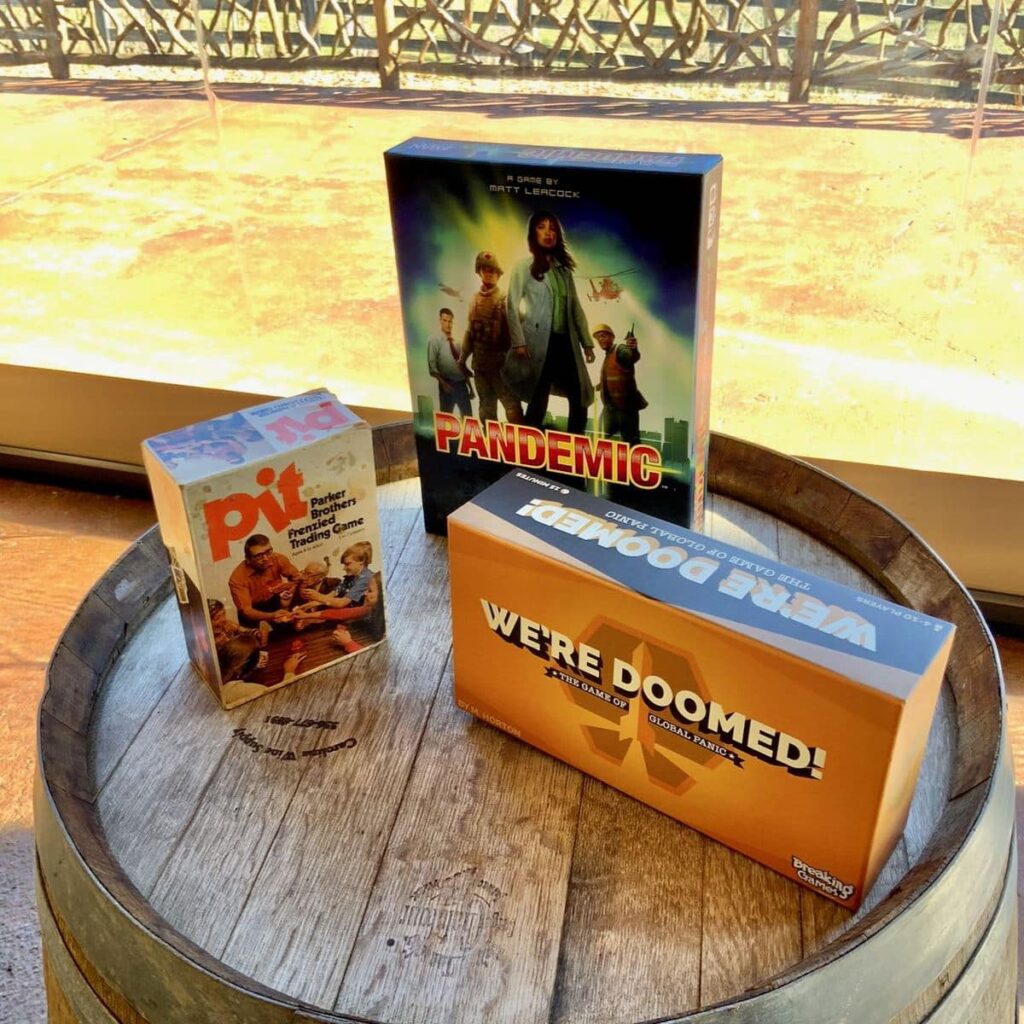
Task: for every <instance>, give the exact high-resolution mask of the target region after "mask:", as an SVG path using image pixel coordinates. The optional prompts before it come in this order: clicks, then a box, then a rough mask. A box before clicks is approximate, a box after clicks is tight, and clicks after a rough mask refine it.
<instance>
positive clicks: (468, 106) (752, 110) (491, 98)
mask: <svg viewBox="0 0 1024 1024" xmlns="http://www.w3.org/2000/svg"><path fill="white" fill-rule="evenodd" d="M11 92H20V93H28V94H38V95H51V96H53V95H59V96H69V95H73V96H88V97H93V98H98V99H102V100H107V101H110V102H125V101H129V100H131V101H138V100H164V101H167V100H198V101H203V102H205V100H206V95H205V93H204V92H203V87H202V82H201V81H200V80H199V79H198V78H197V79H196V81H194V82H152V81H147V82H143V81H135V82H131V81H124V80H110V79H107V80H104V79H75V80H71V81H65V82H58V81H53V80H51V79H33V78H15V79H8V80H6V81H2V82H0V93H11ZM214 92H215V93H216V95H217V97H218V98H219V99H220V100H221V101H223V102H227V103H237V102H245V103H273V104H277V103H279V104H303V105H308V106H325V107H348V108H353V109H355V108H358V109H364V110H365V109H372V110H433V111H448V112H451V113H464V114H478V115H481V116H485V117H493V118H530V117H588V118H602V119H612V120H648V121H667V122H708V121H711V122H715V123H718V124H749V125H759V126H762V127H792V128H841V129H844V130H851V129H869V130H874V131H913V132H927V133H933V134H940V135H947V136H950V137H951V138H969V137H970V134H971V128H972V125H973V121H974V111H973V110H972V109H970V108H949V107H923V106H888V105H885V106H882V105H878V104H867V103H865V104H856V103H751V102H721V103H712V102H706V101H686V100H660V99H631V98H626V97H611V96H537V95H514V94H508V93H481V92H456V91H449V90H411V89H409V90H402V91H398V92H385V91H383V90H381V89H361V88H332V87H326V86H312V85H304V84H301V83H296V84H286V85H280V84H275V85H253V84H245V83H237V82H222V83H218V84H216V85H215V86H214ZM982 136H983V137H984V138H989V139H993V138H1017V137H1020V136H1024V110H1017V109H1013V110H1002V109H992V108H989V109H987V110H986V111H985V117H984V123H983V128H982Z"/></svg>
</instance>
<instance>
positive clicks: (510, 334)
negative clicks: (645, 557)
mask: <svg viewBox="0 0 1024 1024" xmlns="http://www.w3.org/2000/svg"><path fill="white" fill-rule="evenodd" d="M385 164H386V169H387V179H388V190H389V194H390V200H391V216H392V226H393V229H394V239H395V253H396V259H397V265H398V280H399V288H400V293H401V304H402V316H403V321H404V325H405V338H406V349H407V354H408V365H409V381H410V386H411V389H412V403H413V421H414V428H415V437H416V449H417V455H418V458H419V467H420V479H421V484H422V490H423V515H424V522H425V525H426V528H427V529H428V530H429V531H431V532H434V533H444V532H445V530H446V523H445V517H446V516H447V515H448V513H449V512H451V511H453V510H454V509H456V508H458V507H459V506H460V505H461V504H462V503H463V502H465V501H466V500H468V499H469V498H471V497H472V496H473V495H474V494H476V493H478V492H479V491H480V490H482V489H483V488H484V487H486V486H487V485H488V484H490V483H493V482H494V481H495V480H497V479H498V478H500V477H501V476H502V475H503V474H504V473H506V472H508V470H509V468H511V467H514V466H522V467H526V468H530V469H534V470H539V471H543V472H545V473H548V474H551V475H553V476H554V477H555V478H556V479H558V480H559V481H560V482H562V483H564V484H565V486H568V487H572V488H577V489H580V490H585V491H587V492H589V493H591V494H595V495H601V496H606V497H609V498H612V499H614V500H616V501H619V502H621V503H622V504H624V505H627V506H629V507H631V508H634V509H637V510H638V511H641V512H644V513H646V514H650V515H657V516H659V517H661V518H663V519H667V520H670V521H671V522H674V523H677V524H680V525H686V526H692V527H694V528H696V529H699V528H700V525H701V522H702V517H703V495H704V476H705V463H706V459H707V451H708V422H709V419H708V401H709V390H710V377H711V349H712V333H713V325H714V304H715V273H716V266H717V255H718V211H719V207H720V201H721V197H720V192H721V174H722V160H721V157H719V156H698V155H692V154H680V153H629V152H615V151H604V150H587V149H565V148H559V147H545V146H529V145H490V144H479V143H470V142H451V141H443V140H435V139H421V138H416V139H410V140H409V141H407V142H404V143H402V144H401V145H399V146H396V147H395V148H394V149H391V150H389V151H388V152H387V153H386V154H385Z"/></svg>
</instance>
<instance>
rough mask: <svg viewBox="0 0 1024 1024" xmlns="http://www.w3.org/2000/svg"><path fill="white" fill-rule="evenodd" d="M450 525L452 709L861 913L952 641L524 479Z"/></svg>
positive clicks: (913, 775) (862, 598) (872, 600)
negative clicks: (453, 688)
mask: <svg viewBox="0 0 1024 1024" xmlns="http://www.w3.org/2000/svg"><path fill="white" fill-rule="evenodd" d="M448 529H449V532H448V547H449V554H450V560H451V586H452V630H453V642H454V678H455V699H456V702H457V704H458V705H459V707H461V708H462V709H463V710H465V711H468V712H470V713H471V714H473V715H476V716H477V717H479V718H481V719H483V720H484V721H486V722H489V723H491V724H492V725H494V726H496V727H497V728H500V729H503V730H504V731H505V732H508V733H510V734H511V735H513V736H516V737H518V738H519V739H521V740H523V741H525V742H527V743H530V744H533V745H534V746H536V747H539V748H540V749H541V750H544V751H546V752H547V753H549V754H552V755H554V756H555V757H558V758H561V759H562V760H563V761H567V762H568V763H569V764H572V765H574V766H576V767H577V768H580V769H582V770H583V771H585V772H587V773H589V774H591V775H593V776H595V777H596V778H598V779H600V780H602V781H603V782H606V783H608V784H609V785H611V786H614V787H616V788H617V789H620V790H622V791H624V792H625V793H628V794H629V795H630V796H633V797H636V798H638V799H640V800H643V801H644V802H645V803H648V804H650V805H652V806H653V807H656V808H657V809H658V810H660V811H662V812H664V813H665V814H668V815H670V816H671V817H673V818H676V819H677V820H679V821H681V822H684V823H685V824H688V825H691V826H693V827H694V828H697V829H699V830H700V831H701V832H704V833H705V834H707V835H709V836H711V837H713V838H715V839H717V840H719V841H721V842H723V843H725V844H726V845H728V846H731V847H732V848H733V849H736V850H739V851H740V852H742V853H744V854H747V855H748V856H750V857H752V858H754V859H756V860H758V861H760V862H761V863H763V864H766V865H767V866H768V867H770V868H773V869H774V870H776V871H778V872H780V873H781V874H783V875H786V876H787V877H789V878H791V879H794V880H795V881H797V882H800V883H802V884H804V885H806V886H808V887H809V888H811V889H813V890H814V891H815V892H818V893H820V894H822V895H824V896H827V897H829V898H830V899H832V900H835V901H836V902H838V903H841V904H842V905H843V906H845V907H848V908H851V909H854V908H856V907H857V906H859V904H860V903H861V901H862V899H863V898H864V895H865V893H866V892H867V891H868V890H869V888H870V886H871V884H872V883H873V881H874V879H875V878H876V877H877V875H878V873H879V871H880V870H881V868H882V866H883V865H884V864H885V862H886V860H887V858H888V857H889V855H890V853H891V852H892V849H893V847H894V845H895V844H896V842H897V840H898V839H899V836H900V835H901V833H902V831H903V828H904V825H905V822H906V819H907V814H908V811H909V808H910V802H911V797H912V795H913V792H914V786H915V782H916V779H917V774H918V769H919V766H920V764H921V760H922V757H923V754H924V750H925V743H926V741H927V737H928V732H929V728H930V725H931V721H932V717H933V713H934V709H935V703H936V698H937V696H938V692H939V687H940V684H941V682H942V676H943V672H944V670H945V665H946V661H947V658H948V655H949V650H950V646H951V644H952V640H953V635H954V627H953V626H952V625H950V624H949V623H947V622H943V621H941V620H939V619H935V618H932V617H931V616H928V615H925V614H923V613H921V612H917V611H914V610H913V609H909V608H904V607H901V606H899V605H896V604H893V603H892V602H890V601H887V600H885V599H884V598H880V597H876V596H874V595H870V594H863V593H860V592H858V591H856V590H853V589H851V588H849V587H844V586H841V585H840V584H838V583H834V582H832V581H830V580H826V579H822V578H821V577H819V576H815V575H812V574H811V573H807V572H803V571H802V570H799V569H793V568H790V567H787V566H785V565H782V564H781V563H778V562H774V561H771V560H769V559H766V558H763V557H760V556H758V555H754V554H751V553H749V552H746V551H742V550H741V549H739V548H736V547H733V546H731V545H727V544H723V543H721V542H716V541H714V540H712V539H711V538H709V537H706V536H702V535H700V534H697V533H692V532H691V531H689V530H684V529H682V528H680V527H677V526H674V525H673V524H670V523H668V522H665V521H662V520H658V519H655V518H654V517H648V516H641V515H639V514H638V513H636V512H634V511H632V510H630V509H626V508H624V507H623V506H621V505H615V504H612V503H611V502H608V501H605V500H603V499H600V498H595V497H592V496H591V495H588V494H583V493H580V492H578V491H573V490H571V489H570V488H567V487H563V486H561V484H559V483H557V482H555V481H553V480H551V479H546V478H542V477H540V476H535V475H534V474H532V473H530V472H528V471H524V470H514V471H512V472H510V473H509V474H508V475H507V476H506V477H505V478H504V479H503V480H502V481H500V482H499V483H497V484H494V485H493V486H491V487H490V488H488V489H487V490H485V491H483V492H482V493H480V494H479V495H477V497H476V498H474V499H473V500H472V501H471V502H468V503H467V504H466V505H465V506H463V507H462V508H461V509H459V510H458V511H457V512H455V513H454V514H453V515H452V516H451V517H450V518H449V528H448Z"/></svg>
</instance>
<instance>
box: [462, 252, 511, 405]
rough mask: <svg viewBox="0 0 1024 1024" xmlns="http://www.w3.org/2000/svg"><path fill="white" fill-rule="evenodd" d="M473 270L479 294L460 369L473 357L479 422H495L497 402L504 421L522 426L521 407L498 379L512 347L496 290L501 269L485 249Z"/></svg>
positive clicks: (472, 307)
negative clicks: (477, 276)
mask: <svg viewBox="0 0 1024 1024" xmlns="http://www.w3.org/2000/svg"><path fill="white" fill-rule="evenodd" d="M473 269H474V271H475V273H476V274H478V275H479V277H480V291H478V292H477V293H476V294H475V295H474V296H473V299H472V301H471V302H470V304H469V313H468V323H467V324H466V337H465V339H464V340H463V342H462V359H461V361H460V366H461V367H462V368H463V369H464V370H465V369H466V363H467V361H468V360H469V357H470V356H472V357H473V376H474V377H475V378H476V391H477V395H478V396H479V399H480V419H482V420H496V419H497V418H498V402H499V401H500V402H501V405H502V408H503V409H504V410H505V419H507V420H508V422H509V423H522V421H523V408H522V405H521V404H520V402H519V399H518V398H516V396H515V395H514V394H513V393H512V391H511V390H510V389H509V387H508V385H507V384H506V383H505V382H504V380H502V376H501V368H502V366H504V365H505V356H506V355H507V354H508V350H509V348H510V347H511V337H510V335H509V329H508V312H507V310H506V308H505V294H504V292H502V290H501V289H500V288H499V287H498V278H500V277H501V274H502V270H501V266H500V264H499V263H498V259H497V257H496V256H495V255H494V253H492V252H488V251H487V250H484V251H483V252H480V253H477V257H476V265H475V267H474V268H473Z"/></svg>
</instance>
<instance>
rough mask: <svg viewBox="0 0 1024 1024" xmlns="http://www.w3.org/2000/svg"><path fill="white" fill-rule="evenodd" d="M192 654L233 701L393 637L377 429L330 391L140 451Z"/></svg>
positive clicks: (181, 433)
mask: <svg viewBox="0 0 1024 1024" xmlns="http://www.w3.org/2000/svg"><path fill="white" fill-rule="evenodd" d="M142 455H143V461H144V463H145V466H146V472H147V474H148V476H149V482H150V487H151V488H152V491H153V501H154V504H155V505H156V511H157V518H158V520H159V523H160V534H161V537H162V539H163V542H164V545H165V546H166V548H167V554H168V558H169V559H170V563H171V575H172V578H173V582H174V589H175V592H176V594H177V599H178V605H179V610H180V612H181V619H182V625H183V626H184V630H185V641H186V645H187V647H188V652H189V657H190V659H191V661H192V663H193V665H194V666H195V668H196V670H197V671H198V672H199V674H200V675H201V676H202V677H203V678H204V679H205V680H206V682H207V683H208V684H209V686H210V688H211V689H212V690H213V692H214V694H215V695H216V697H217V699H218V700H219V701H220V702H221V704H222V705H223V706H224V707H234V706H236V705H238V704H242V703H244V702H246V701H248V700H252V699H253V698H254V697H259V696H261V695H262V694H264V693H267V692H268V691H270V690H274V689H277V688H279V687H281V686H285V685H286V684H288V683H290V682H292V681H293V680H295V679H298V678H300V677H302V676H305V675H307V674H308V673H309V672H311V671H313V670H315V669H319V668H323V667H324V666H325V665H328V664H331V663H333V662H335V661H338V660H339V659H340V658H344V657H348V656H349V655H350V654H355V653H357V652H358V651H360V650H362V649H363V648H366V647H370V646H373V645H375V644H377V643H379V642H380V641H381V639H382V638H383V635H384V594H383V582H382V573H381V546H380V529H379V524H378V519H377V498H376V474H375V470H374V463H373V442H372V438H371V434H370V428H369V426H367V424H366V423H364V422H363V421H362V420H361V419H360V418H359V417H358V416H356V415H355V414H354V413H353V412H351V411H350V410H349V409H347V408H346V407H345V406H343V405H342V404H341V403H340V402H339V401H338V400H337V399H336V398H335V397H334V395H332V394H331V393H330V392H329V391H326V390H323V389H321V390H317V391H310V392H307V393H305V394H302V395H298V396H296V397H294V398H282V399H279V400H275V401H272V402H268V403H266V404H264V405H259V406H254V407H253V408H250V409H245V410H242V411H241V412H236V413H232V414H230V415H227V416H221V417H218V418H217V419H212V420H208V421H206V422H204V423H199V424H195V425H193V426H189V427H184V428H182V429H180V430H172V431H170V432H168V433H165V434H160V435H158V436H156V437H151V438H149V439H148V440H146V441H145V442H143V445H142Z"/></svg>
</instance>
